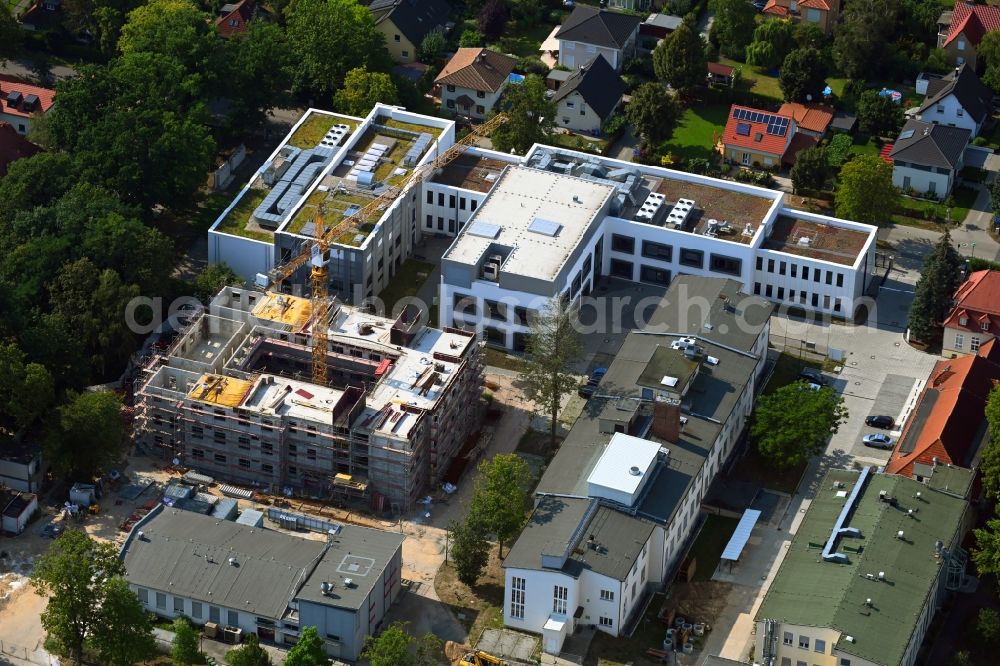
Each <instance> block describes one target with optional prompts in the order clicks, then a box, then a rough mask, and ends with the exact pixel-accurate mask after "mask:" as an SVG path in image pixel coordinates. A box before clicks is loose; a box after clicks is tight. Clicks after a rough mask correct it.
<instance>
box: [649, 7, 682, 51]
mask: <svg viewBox="0 0 1000 666" xmlns="http://www.w3.org/2000/svg"><path fill="white" fill-rule="evenodd" d="M683 22H684V19H683V18H681V17H680V16H673V15H671V14H650V15H649V16H647V17H646V20H645V21H643V22H642V24H641V25H640V26H639V48H640V50H641V51H642V52H644V53H648V52H651V51H652V50H653V49H655V48H656V46H657V44H659V43H660V42H662V41H663V40H664V39H666V38H667V37H669V36H670V34H671V33H673V31H674V30H676V29H677V28H679V27H680V26H681V23H683Z"/></svg>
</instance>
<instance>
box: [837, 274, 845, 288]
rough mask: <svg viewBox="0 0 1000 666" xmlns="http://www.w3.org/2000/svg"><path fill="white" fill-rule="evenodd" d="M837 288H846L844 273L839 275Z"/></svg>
mask: <svg viewBox="0 0 1000 666" xmlns="http://www.w3.org/2000/svg"><path fill="white" fill-rule="evenodd" d="M837 286H838V287H843V286H844V274H843V273H837Z"/></svg>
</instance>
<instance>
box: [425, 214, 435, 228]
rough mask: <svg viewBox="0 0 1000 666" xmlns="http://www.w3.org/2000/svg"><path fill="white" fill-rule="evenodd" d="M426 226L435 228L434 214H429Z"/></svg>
mask: <svg viewBox="0 0 1000 666" xmlns="http://www.w3.org/2000/svg"><path fill="white" fill-rule="evenodd" d="M425 226H426V227H427V228H428V229H433V228H434V216H433V215H428V216H427V224H426V225H425Z"/></svg>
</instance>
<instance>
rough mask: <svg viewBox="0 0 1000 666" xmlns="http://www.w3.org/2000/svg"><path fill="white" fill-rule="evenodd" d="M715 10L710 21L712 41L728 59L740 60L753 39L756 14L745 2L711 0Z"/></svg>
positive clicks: (737, 0) (743, 0)
mask: <svg viewBox="0 0 1000 666" xmlns="http://www.w3.org/2000/svg"><path fill="white" fill-rule="evenodd" d="M711 5H712V8H713V9H714V10H715V19H714V20H713V21H712V41H713V42H717V43H718V44H719V50H720V51H722V53H724V54H725V55H727V56H729V57H730V58H736V59H737V60H742V59H743V57H744V53H745V50H746V47H747V44H749V43H750V40H751V39H753V34H754V26H755V25H756V20H757V12H756V10H754V7H753V5H752V4H750V3H749V2H746V0H711Z"/></svg>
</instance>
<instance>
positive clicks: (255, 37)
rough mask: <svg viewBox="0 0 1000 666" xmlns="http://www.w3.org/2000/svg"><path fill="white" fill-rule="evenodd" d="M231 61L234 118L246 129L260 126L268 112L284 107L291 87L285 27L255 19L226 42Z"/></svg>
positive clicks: (229, 78) (230, 93)
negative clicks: (287, 92)
mask: <svg viewBox="0 0 1000 666" xmlns="http://www.w3.org/2000/svg"><path fill="white" fill-rule="evenodd" d="M225 48H226V58H227V61H228V62H229V66H228V68H227V69H228V74H227V82H229V85H228V86H227V87H226V96H227V97H228V98H229V99H230V100H231V101H232V103H233V105H234V109H233V112H232V113H231V114H230V118H231V119H232V120H233V122H234V123H238V126H239V127H240V128H241V130H242V131H244V132H245V131H246V127H247V125H248V124H249V125H250V126H257V127H260V126H262V125H263V124H264V122H265V121H266V120H267V111H268V110H269V109H271V108H274V107H278V106H281V105H282V104H283V103H284V102H285V99H286V98H287V94H286V91H287V90H288V89H289V88H290V87H291V76H290V74H289V68H290V63H289V61H288V52H289V47H288V41H287V40H286V39H285V31H284V30H283V29H282V28H281V26H279V25H277V24H276V23H273V22H270V21H251V22H250V23H249V25H248V27H247V30H246V31H245V32H242V33H236V34H234V35H232V36H231V37H230V38H229V39H228V40H227V41H226V46H225Z"/></svg>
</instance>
